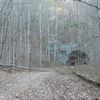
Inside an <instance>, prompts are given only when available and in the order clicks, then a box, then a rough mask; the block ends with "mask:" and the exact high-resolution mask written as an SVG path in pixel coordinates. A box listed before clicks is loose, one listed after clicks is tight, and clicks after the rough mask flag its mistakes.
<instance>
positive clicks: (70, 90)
mask: <svg viewBox="0 0 100 100" xmlns="http://www.w3.org/2000/svg"><path fill="white" fill-rule="evenodd" d="M0 100H100V88H99V87H96V86H94V85H92V84H90V83H87V82H85V81H83V80H82V79H80V78H78V77H77V76H75V75H73V74H66V75H61V74H59V73H57V72H55V71H47V72H16V73H11V74H10V73H6V72H3V71H0Z"/></svg>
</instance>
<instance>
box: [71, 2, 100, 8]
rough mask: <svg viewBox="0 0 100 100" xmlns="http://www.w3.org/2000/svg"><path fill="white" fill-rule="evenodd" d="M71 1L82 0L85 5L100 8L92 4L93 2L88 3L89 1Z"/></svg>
mask: <svg viewBox="0 0 100 100" xmlns="http://www.w3.org/2000/svg"><path fill="white" fill-rule="evenodd" d="M73 1H79V2H82V3H84V4H86V5H88V6H91V7H94V8H96V9H100V8H99V7H98V6H96V5H93V4H90V3H88V2H85V1H82V0H73Z"/></svg>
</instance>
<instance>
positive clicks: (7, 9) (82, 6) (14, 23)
mask: <svg viewBox="0 0 100 100" xmlns="http://www.w3.org/2000/svg"><path fill="white" fill-rule="evenodd" d="M2 68H8V69H9V68H10V70H15V69H17V68H24V69H27V70H34V69H42V70H51V69H53V70H56V69H57V70H59V71H58V72H60V73H63V74H65V73H66V71H67V72H70V71H71V72H72V73H75V74H77V75H79V76H81V77H84V78H85V79H86V80H91V81H92V82H93V83H96V84H100V0H0V69H2ZM4 70H5V69H4ZM0 75H1V74H0ZM23 76H24V75H23ZM44 76H45V75H44ZM0 77H1V76H0ZM99 96H100V94H99ZM0 100H6V99H0ZM7 100H70V99H7ZM71 100H99V99H78V98H77V99H71Z"/></svg>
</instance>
